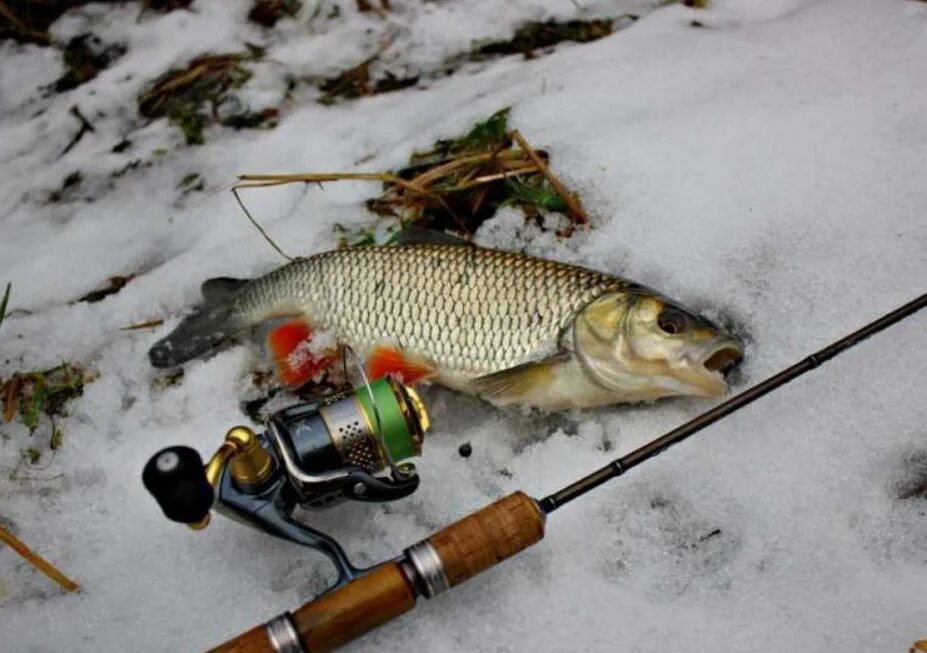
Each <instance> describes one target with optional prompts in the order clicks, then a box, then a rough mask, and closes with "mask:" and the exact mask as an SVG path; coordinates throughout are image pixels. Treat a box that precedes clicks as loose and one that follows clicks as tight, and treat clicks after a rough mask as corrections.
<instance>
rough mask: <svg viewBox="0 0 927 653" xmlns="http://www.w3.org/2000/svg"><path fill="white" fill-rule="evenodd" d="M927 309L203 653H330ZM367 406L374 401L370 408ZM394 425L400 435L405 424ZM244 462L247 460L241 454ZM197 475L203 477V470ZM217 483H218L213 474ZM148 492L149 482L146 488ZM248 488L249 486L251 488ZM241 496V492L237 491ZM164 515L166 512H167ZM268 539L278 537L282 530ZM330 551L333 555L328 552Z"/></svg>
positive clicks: (471, 520) (467, 522)
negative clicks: (632, 473)
mask: <svg viewBox="0 0 927 653" xmlns="http://www.w3.org/2000/svg"><path fill="white" fill-rule="evenodd" d="M925 306H927V294H924V295H921V296H920V297H918V298H917V299H915V300H913V301H911V302H908V303H907V304H905V305H904V306H901V307H899V308H897V309H895V310H894V311H892V312H890V313H888V314H886V315H884V316H883V317H881V318H879V319H877V320H875V321H874V322H871V323H869V324H868V325H866V326H864V327H863V328H861V329H859V330H857V331H855V332H853V333H851V334H850V335H848V336H846V337H844V338H842V339H840V340H838V341H836V342H834V343H833V344H831V345H828V346H827V347H825V348H823V349H821V350H820V351H818V352H815V353H814V354H811V355H810V356H807V357H806V358H804V359H802V360H801V361H800V362H798V363H796V364H794V365H792V366H791V367H788V368H786V369H785V370H783V371H781V372H779V373H778V374H775V375H773V376H771V377H769V378H768V379H766V380H764V381H761V382H760V383H757V384H756V385H754V386H752V387H750V388H748V389H747V390H745V391H744V392H741V393H740V394H738V395H736V396H734V397H732V398H731V399H729V400H727V401H725V402H723V403H721V404H719V405H718V406H716V407H714V408H712V409H711V410H709V411H707V412H705V413H703V414H701V415H699V416H698V417H696V418H694V419H692V420H691V421H689V422H687V423H685V424H683V425H682V426H679V427H677V428H675V429H673V430H672V431H670V432H668V433H666V434H665V435H663V436H661V437H659V438H657V439H655V440H653V441H651V442H649V443H648V444H645V445H644V446H642V447H640V448H638V449H636V450H634V451H632V452H631V453H629V454H627V455H625V456H622V457H621V458H618V459H616V460H614V461H612V462H611V463H609V464H608V465H606V466H604V467H602V468H601V469H599V470H597V471H595V472H593V473H591V474H589V475H588V476H585V477H583V478H581V479H579V480H578V481H576V482H574V483H572V484H570V485H568V486H567V487H565V488H563V489H561V490H558V491H557V492H554V493H553V494H550V495H548V496H546V497H544V498H542V499H540V500H535V499H532V498H531V497H529V496H528V495H527V494H525V493H524V492H521V491H516V492H513V493H512V494H510V495H508V496H506V497H503V498H502V499H499V500H497V501H495V502H493V503H491V504H489V505H488V506H485V507H483V508H481V509H480V510H477V511H476V512H474V513H472V514H470V515H468V516H466V517H464V518H463V519H460V520H459V521H457V522H455V523H453V524H451V525H450V526H447V527H445V528H444V529H442V530H440V531H438V532H436V533H434V534H432V535H431V536H429V537H428V538H426V539H424V540H422V541H420V542H418V543H417V544H414V545H412V546H411V547H409V548H407V549H405V551H403V553H402V554H401V555H399V556H398V557H396V558H395V559H393V560H390V561H387V562H384V563H382V564H380V565H378V566H375V567H373V568H371V569H368V570H356V569H354V568H353V567H351V573H350V574H348V575H346V574H344V573H342V574H341V576H340V577H339V582H338V583H337V584H336V585H335V587H334V588H332V589H331V590H329V591H327V592H326V593H324V594H322V595H320V596H319V597H317V598H315V599H314V600H312V601H310V602H308V603H306V604H305V605H303V606H302V607H301V608H299V609H297V610H295V611H293V612H292V613H291V612H284V613H283V614H281V615H278V616H277V617H275V618H273V619H271V620H270V621H268V622H267V623H265V624H262V625H259V626H256V627H254V628H252V629H251V630H249V631H247V632H245V633H243V634H241V635H239V636H238V637H236V638H234V639H231V640H229V641H227V642H226V643H224V644H221V645H220V646H218V647H216V648H214V649H212V650H211V651H210V652H209V653H326V652H328V651H332V650H334V649H336V648H338V647H340V646H341V645H343V644H345V643H347V642H348V641H350V640H353V639H355V638H357V637H359V636H361V635H363V634H364V633H367V632H369V631H370V630H373V629H374V628H376V627H377V626H380V625H382V624H384V623H386V622H388V621H390V620H392V619H394V618H396V617H398V616H400V615H402V614H404V613H406V612H408V611H410V610H411V609H412V608H413V607H414V606H415V603H416V600H417V598H418V597H419V596H423V597H425V598H428V599H430V598H433V597H435V596H437V595H438V594H441V593H443V592H445V591H447V590H448V589H450V588H452V587H455V586H457V585H459V584H461V583H462V582H464V581H465V580H467V579H469V578H472V577H473V576H475V575H477V574H479V573H480V572H482V571H485V570H486V569H489V568H490V567H492V566H494V565H496V564H498V563H499V562H501V561H503V560H505V559H507V558H509V557H511V556H513V555H515V554H516V553H518V552H520V551H522V550H524V549H526V548H528V547H529V546H531V545H533V544H535V543H537V542H539V541H540V540H541V539H542V538H543V537H544V529H545V524H546V518H547V515H549V514H551V513H552V512H554V511H556V510H557V509H559V508H560V507H562V506H564V505H566V504H567V503H569V502H570V501H573V500H574V499H577V498H579V497H581V496H583V495H584V494H586V493H587V492H590V491H591V490H593V489H595V488H596V487H598V486H600V485H602V484H603V483H605V482H607V481H609V480H611V479H613V478H616V477H618V476H621V475H622V474H624V473H625V472H627V471H628V470H630V469H631V468H633V467H636V466H637V465H640V464H641V463H643V462H644V461H646V460H649V459H650V458H653V457H654V456H657V455H659V454H661V453H662V452H664V451H666V450H667V449H668V448H669V447H671V446H673V445H674V444H677V443H679V442H682V441H683V440H685V439H686V438H688V437H690V436H692V435H694V434H695V433H697V432H699V431H701V430H702V429H704V428H706V427H708V426H709V425H711V424H713V423H715V422H717V421H718V420H720V419H723V418H724V417H726V416H728V415H730V414H731V413H733V412H735V411H737V410H740V409H741V408H743V407H744V406H746V405H748V404H750V403H752V402H754V401H756V400H757V399H759V398H760V397H762V396H764V395H766V394H768V393H769V392H772V391H773V390H775V389H776V388H779V387H781V386H783V385H785V384H787V383H789V382H791V381H793V380H794V379H796V378H798V377H799V376H801V375H803V374H805V373H807V372H809V371H811V370H813V369H814V368H816V367H818V366H820V365H821V364H823V363H824V362H826V361H828V360H830V359H831V358H833V357H835V356H837V355H838V354H840V353H842V352H844V351H846V350H847V349H850V348H851V347H853V346H855V345H856V344H858V343H859V342H861V341H862V340H864V339H866V338H868V337H869V336H871V335H873V334H875V333H878V332H879V331H882V330H883V329H886V328H887V327H889V326H891V325H893V324H895V323H897V322H899V321H901V320H903V319H904V318H906V317H908V316H910V315H912V314H913V313H916V312H917V311H919V310H921V309H923V308H924V307H925ZM375 383H376V382H375ZM391 387H392V393H393V394H392V395H390V396H392V397H393V399H390V400H388V401H387V402H386V405H387V407H388V406H389V405H391V404H392V403H395V401H397V400H398V401H399V402H400V403H403V402H406V403H410V399H411V400H412V401H411V403H412V404H414V406H415V407H416V410H417V413H416V414H418V415H419V419H420V420H421V421H423V422H424V423H425V424H427V417H426V416H425V414H424V408H423V406H421V405H420V401H419V400H418V398H417V397H416V396H411V397H410V396H409V395H407V394H406V390H403V388H402V386H401V384H397V385H393V386H391ZM368 390H369V384H368ZM355 392H356V393H360V394H359V395H358V396H363V391H362V389H359V390H356V391H355ZM372 399H373V397H372V396H371V402H372ZM339 401H342V402H343V401H346V399H345V398H344V397H342V398H341V399H339ZM371 407H372V408H373V409H374V410H376V405H375V404H372V403H371V404H368V405H367V408H371ZM288 410H289V409H288ZM378 419H379V418H378ZM272 422H273V419H272V420H271V423H272ZM396 424H398V422H396ZM239 428H242V427H239ZM396 428H397V429H398V430H399V431H400V432H404V431H403V427H402V426H401V425H398V426H397V427H396ZM235 430H236V429H233V431H235ZM406 431H407V428H406ZM231 433H232V432H230V436H231ZM278 435H279V434H278ZM265 446H267V445H265ZM221 451H222V450H221V449H220V452H221ZM217 455H219V454H217ZM235 455H236V454H229V456H227V457H226V459H225V461H226V462H227V461H228V459H229V457H231V460H232V462H234V461H235ZM243 455H245V456H247V454H243ZM275 455H276V454H275ZM214 458H215V457H214ZM197 459H198V457H197ZM157 460H158V456H156V457H155V458H153V459H152V462H151V463H149V465H151V464H155V465H156V463H157ZM162 462H163V461H162ZM268 464H269V463H268ZM156 466H157V465H156ZM208 468H209V466H207V471H208ZM146 469H147V468H146ZM199 469H200V470H202V468H199ZM265 469H266V467H265ZM233 472H234V470H233ZM198 473H199V472H198ZM268 475H269V473H268ZM213 476H216V472H215V468H214V469H213ZM227 476H228V475H225V476H224V477H223V478H227ZM239 476H241V474H239ZM232 480H234V478H233V479H232ZM222 483H223V485H221V487H226V485H225V484H226V483H228V481H227V480H224V481H222ZM146 485H148V483H147V482H146ZM168 485H169V484H168ZM239 485H240V484H239ZM244 487H245V488H247V485H245V486H244ZM149 489H151V487H149ZM240 491H241V488H239V490H238V492H240ZM160 492H161V494H162V498H163V495H164V492H165V490H164V488H163V487H162V488H161V490H160ZM153 493H154V494H156V497H157V493H155V492H154V491H153ZM168 494H169V492H168ZM159 502H161V503H162V508H164V507H165V504H164V502H163V501H162V499H161V498H159ZM168 503H170V502H169V501H168ZM239 510H240V508H239ZM165 512H166V513H167V509H166V508H165ZM202 512H203V511H202V506H201V507H200V510H199V511H195V513H196V514H194V515H188V518H189V521H188V523H190V522H191V521H195V520H194V519H193V517H200V518H201V516H202ZM206 512H208V506H206ZM168 516H169V517H170V515H168ZM179 521H183V520H182V519H181V520H179ZM274 534H277V535H279V533H274ZM338 551H340V549H338ZM327 552H328V553H331V551H327Z"/></svg>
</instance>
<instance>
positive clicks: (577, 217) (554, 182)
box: [511, 129, 589, 224]
mask: <svg viewBox="0 0 927 653" xmlns="http://www.w3.org/2000/svg"><path fill="white" fill-rule="evenodd" d="M511 136H512V139H513V140H515V142H516V143H518V146H519V147H521V149H523V150H524V151H525V154H527V155H528V157H530V159H531V160H532V161H534V164H535V165H536V166H537V167H538V169H539V170H540V171H541V174H542V175H544V176H545V177H547V181H549V182H550V185H551V186H552V187H553V189H554V190H555V191H557V194H558V195H560V197H562V198H563V201H564V202H566V205H567V208H569V209H570V214H571V215H572V216H573V220H574V222H576V223H577V224H587V223H588V222H589V216H587V215H586V212H585V211H584V210H583V207H582V206H580V204H579V202H578V201H577V199H576V197H575V196H574V195H573V194H572V193H571V192H570V191H568V190H567V189H566V187H565V186H564V185H563V184H562V183H560V180H559V179H557V177H555V176H554V173H552V172H551V171H550V168H548V167H547V164H545V163H544V161H543V160H542V159H541V157H540V155H538V153H537V152H535V151H534V148H532V147H531V145H529V144H528V141H526V140H525V138H524V136H522V135H521V133H520V132H519V131H518V130H517V129H513V130H512V132H511Z"/></svg>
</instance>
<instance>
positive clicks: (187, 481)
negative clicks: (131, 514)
mask: <svg viewBox="0 0 927 653" xmlns="http://www.w3.org/2000/svg"><path fill="white" fill-rule="evenodd" d="M142 482H143V483H144V484H145V488H146V489H147V490H148V491H149V492H150V493H151V495H152V496H153V497H154V498H155V499H156V500H157V502H158V505H160V506H161V510H162V511H164V515H165V516H166V517H167V518H168V519H170V520H171V521H176V522H180V523H182V524H199V523H202V522H203V520H204V519H206V517H207V516H208V515H209V509H210V508H211V507H212V502H213V500H214V499H215V491H214V490H213V487H212V485H210V483H209V480H208V479H207V478H206V472H205V471H204V469H203V459H202V458H200V455H199V453H197V451H196V449H191V448H190V447H183V446H178V447H168V448H167V449H162V450H161V451H159V452H158V453H156V454H155V455H154V456H152V457H151V460H149V461H148V464H147V465H145V469H144V471H142Z"/></svg>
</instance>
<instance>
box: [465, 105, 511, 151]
mask: <svg viewBox="0 0 927 653" xmlns="http://www.w3.org/2000/svg"><path fill="white" fill-rule="evenodd" d="M509 111H511V107H505V108H504V109H500V110H499V111H496V112H495V113H494V114H492V115H491V116H489V118H487V119H486V120H484V121H483V122H478V123H476V125H475V126H474V127H473V129H471V130H470V133H469V134H467V135H466V136H464V137H463V138H462V139H460V140H459V141H458V143H457V144H458V147H459V148H460V149H461V150H494V149H496V148H497V147H500V146H501V145H503V144H504V143H505V141H506V140H507V138H508V133H509Z"/></svg>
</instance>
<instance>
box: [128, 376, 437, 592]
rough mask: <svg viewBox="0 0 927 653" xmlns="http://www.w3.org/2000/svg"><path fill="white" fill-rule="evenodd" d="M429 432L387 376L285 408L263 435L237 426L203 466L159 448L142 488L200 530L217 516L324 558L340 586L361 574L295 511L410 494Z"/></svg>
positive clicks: (418, 410) (414, 402) (404, 390)
mask: <svg viewBox="0 0 927 653" xmlns="http://www.w3.org/2000/svg"><path fill="white" fill-rule="evenodd" d="M365 381H366V379H365ZM429 425H430V422H429V418H428V413H427V412H426V410H425V406H424V404H423V403H422V400H421V398H420V397H419V396H418V394H417V393H416V392H415V390H413V389H412V388H409V387H407V386H405V385H403V384H402V383H399V382H398V381H396V380H394V379H391V378H384V379H380V380H377V381H374V382H372V383H365V385H362V386H360V387H358V388H355V389H354V390H351V391H348V392H344V393H341V394H338V395H335V396H333V397H326V398H324V399H321V400H319V401H316V402H308V403H302V404H297V405H295V406H291V407H289V408H286V409H284V410H281V411H279V412H277V413H275V414H274V415H272V416H271V417H270V418H269V419H268V420H267V422H266V431H265V432H264V433H262V434H260V435H258V434H255V433H254V432H253V431H252V430H251V429H249V428H248V427H245V426H236V427H234V428H232V429H231V430H230V431H229V432H228V434H227V435H226V436H225V441H224V442H223V443H222V446H220V447H219V450H218V451H216V453H215V454H214V455H213V456H212V458H211V459H210V460H209V462H208V463H207V464H206V465H205V466H204V465H203V460H202V458H200V455H199V454H198V453H197V452H196V450H194V449H191V448H190V447H185V446H175V447H168V448H167V449H162V450H161V451H159V452H158V453H156V454H155V455H154V456H153V457H152V458H151V459H150V460H149V461H148V464H147V465H145V469H144V471H143V472H142V481H143V482H144V484H145V487H146V488H147V489H148V491H149V492H150V493H151V494H152V495H153V496H154V498H155V499H156V500H157V501H158V504H159V505H160V506H161V509H162V511H163V512H164V514H165V516H166V517H167V518H168V519H170V520H172V521H176V522H180V523H184V524H187V525H188V526H190V527H191V528H194V529H197V530H198V529H201V528H205V527H206V526H207V525H208V524H209V519H210V510H211V509H212V508H215V509H216V510H217V511H219V512H223V513H225V514H227V516H229V517H232V518H233V519H237V520H238V521H243V522H245V523H248V524H250V525H252V526H254V527H255V528H258V529H260V530H263V531H265V532H267V533H270V534H271V535H275V536H277V537H281V538H283V539H287V540H290V541H291V542H296V543H297V544H302V545H304V546H308V547H311V548H313V549H316V550H318V551H321V552H322V553H324V554H325V555H327V556H328V558H329V559H330V560H331V561H332V563H333V564H334V565H335V568H336V570H337V572H338V581H337V583H336V584H335V586H336V587H337V586H338V585H341V584H343V583H346V582H347V581H349V580H351V579H353V578H356V577H357V576H358V575H360V574H361V573H363V570H361V569H358V568H356V567H354V566H353V565H352V564H351V563H350V561H349V560H348V558H347V555H346V554H345V552H344V550H343V549H342V548H341V545H340V544H338V542H337V541H335V540H334V539H333V538H332V537H331V536H329V535H327V534H325V533H323V532H321V531H318V530H316V529H314V528H311V527H309V526H307V525H306V524H304V523H302V522H300V521H297V520H296V519H294V518H293V517H292V512H293V510H294V509H295V508H296V507H297V506H300V507H302V508H306V509H327V508H330V507H332V506H334V505H337V504H338V503H341V502H343V501H346V500H354V501H370V502H383V501H394V500H396V499H401V498H402V497H405V496H408V495H410V494H412V493H413V492H415V490H416V489H417V488H418V485H419V476H418V474H417V472H416V470H415V466H414V465H413V464H412V463H411V462H408V459H409V458H413V457H415V456H418V455H420V454H421V452H422V443H423V440H424V435H425V432H426V431H427V430H428V428H429Z"/></svg>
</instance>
